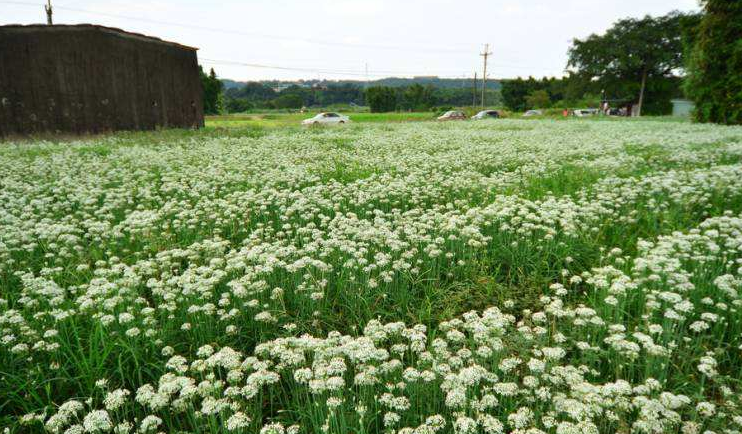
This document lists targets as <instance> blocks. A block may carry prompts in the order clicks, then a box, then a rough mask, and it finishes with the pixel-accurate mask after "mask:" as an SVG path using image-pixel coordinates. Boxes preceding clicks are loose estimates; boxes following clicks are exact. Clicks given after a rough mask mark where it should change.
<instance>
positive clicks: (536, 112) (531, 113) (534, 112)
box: [523, 110, 544, 117]
mask: <svg viewBox="0 0 742 434" xmlns="http://www.w3.org/2000/svg"><path fill="white" fill-rule="evenodd" d="M542 114H544V112H543V111H541V110H528V111H527V112H525V113H523V116H525V117H531V116H541V115H542Z"/></svg>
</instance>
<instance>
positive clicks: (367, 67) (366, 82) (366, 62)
mask: <svg viewBox="0 0 742 434" xmlns="http://www.w3.org/2000/svg"><path fill="white" fill-rule="evenodd" d="M366 89H368V62H366Z"/></svg>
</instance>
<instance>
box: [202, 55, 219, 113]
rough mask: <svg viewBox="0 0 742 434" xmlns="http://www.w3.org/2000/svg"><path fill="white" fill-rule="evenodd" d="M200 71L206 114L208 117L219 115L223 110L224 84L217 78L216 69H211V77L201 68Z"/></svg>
mask: <svg viewBox="0 0 742 434" xmlns="http://www.w3.org/2000/svg"><path fill="white" fill-rule="evenodd" d="M199 70H200V73H201V74H200V75H201V84H202V87H203V95H204V97H203V100H204V113H205V114H207V115H215V114H218V113H219V112H220V111H221V110H222V101H223V96H222V91H223V90H224V83H222V82H221V80H219V79H218V78H217V77H216V72H214V68H211V71H209V75H206V74H205V73H204V70H203V68H202V67H200V66H199Z"/></svg>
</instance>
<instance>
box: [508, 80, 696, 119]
mask: <svg viewBox="0 0 742 434" xmlns="http://www.w3.org/2000/svg"><path fill="white" fill-rule="evenodd" d="M638 88H639V83H634V82H629V81H623V82H617V83H614V84H613V85H609V84H608V83H605V82H599V81H593V80H591V79H590V78H589V77H586V76H583V75H577V74H570V75H568V76H567V77H564V78H553V77H552V78H546V77H544V78H541V79H535V78H533V77H528V78H516V79H513V80H502V90H501V93H502V102H503V104H504V105H505V107H507V108H508V109H510V110H513V111H524V110H530V109H543V108H579V107H585V108H587V107H598V106H599V105H600V102H601V100H602V99H603V98H605V99H606V100H608V101H609V104H611V105H612V106H617V105H620V104H622V103H627V102H632V101H635V100H636V95H637V94H638V93H639V89H638ZM682 97H683V90H682V79H681V78H680V77H675V76H667V77H657V78H655V79H653V80H652V81H648V82H647V84H646V89H645V91H644V100H645V101H644V110H643V111H644V113H645V114H648V115H663V114H668V113H670V112H671V111H672V104H671V103H670V100H671V99H673V98H682Z"/></svg>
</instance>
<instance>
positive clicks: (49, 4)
mask: <svg viewBox="0 0 742 434" xmlns="http://www.w3.org/2000/svg"><path fill="white" fill-rule="evenodd" d="M44 9H45V10H46V24H47V25H49V26H51V25H52V24H53V23H52V0H46V4H45V5H44Z"/></svg>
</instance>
